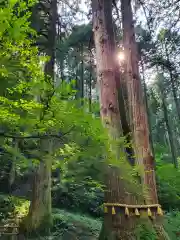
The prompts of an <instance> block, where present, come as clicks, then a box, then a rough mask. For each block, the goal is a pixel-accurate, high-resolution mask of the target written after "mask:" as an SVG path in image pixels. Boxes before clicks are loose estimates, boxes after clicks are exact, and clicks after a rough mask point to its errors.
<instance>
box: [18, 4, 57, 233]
mask: <svg viewBox="0 0 180 240" xmlns="http://www.w3.org/2000/svg"><path fill="white" fill-rule="evenodd" d="M56 22H57V0H51V4H50V10H49V28H48V48H47V49H46V54H47V55H48V56H49V57H50V59H49V61H48V62H47V63H46V65H45V69H44V72H45V78H49V77H51V81H54V66H55V44H56ZM54 84H55V83H54V82H52V85H54ZM47 94H48V96H47ZM50 94H51V93H50ZM44 95H45V99H42V100H43V101H42V104H44V109H43V112H42V116H41V117H40V120H43V119H44V116H45V115H46V110H47V109H46V105H47V104H48V102H44V101H49V100H46V99H49V97H51V96H49V92H45V93H44ZM52 144H53V143H52V141H48V140H43V139H40V150H39V151H40V152H41V161H40V164H39V166H38V168H37V171H36V173H35V178H34V182H33V187H32V200H31V204H30V209H29V214H28V216H27V219H26V221H25V222H24V224H23V225H24V226H22V230H23V229H24V230H25V231H27V232H28V233H30V232H35V231H38V230H41V228H43V230H44V232H45V231H47V232H48V230H49V229H50V226H51V222H52V216H51V215H52V214H51V169H52V159H51V153H52Z"/></svg>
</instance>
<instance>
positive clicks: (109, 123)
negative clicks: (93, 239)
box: [92, 0, 136, 240]
mask: <svg viewBox="0 0 180 240" xmlns="http://www.w3.org/2000/svg"><path fill="white" fill-rule="evenodd" d="M92 10H93V30H94V41H95V48H96V61H97V78H98V83H99V86H100V109H101V118H102V122H103V125H104V127H105V128H106V129H107V130H108V133H109V139H110V145H111V151H112V153H113V156H114V157H115V159H116V160H117V161H118V160H121V161H122V160H123V161H124V163H125V162H127V157H126V154H125V149H124V146H123V144H119V143H118V140H119V139H120V138H121V137H122V136H123V130H122V125H121V119H120V112H119V102H118V92H117V68H116V66H117V64H116V60H115V59H116V56H115V53H116V49H115V40H114V32H113V27H112V26H113V25H112V0H93V1H92ZM105 184H106V186H107V189H106V191H105V202H111V203H126V204H128V203H129V204H130V203H132V204H133V203H134V204H135V203H136V198H135V196H134V195H133V194H130V193H131V191H130V190H129V192H128V189H127V185H126V182H125V180H123V179H122V172H121V170H120V169H118V168H116V167H108V169H106V177H105ZM135 222H136V220H135V218H129V219H128V218H127V217H126V216H125V214H124V212H122V213H118V214H116V215H112V213H111V211H108V214H105V216H104V223H103V227H102V230H101V233H100V236H99V239H101V240H105V239H106V240H110V239H112V240H115V239H122V240H125V239H128V240H131V239H133V240H134V239H136V238H135V234H134V226H135Z"/></svg>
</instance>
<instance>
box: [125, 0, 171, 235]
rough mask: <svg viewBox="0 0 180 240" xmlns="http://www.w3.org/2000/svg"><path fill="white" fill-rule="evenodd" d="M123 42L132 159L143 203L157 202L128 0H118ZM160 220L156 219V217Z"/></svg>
mask: <svg viewBox="0 0 180 240" xmlns="http://www.w3.org/2000/svg"><path fill="white" fill-rule="evenodd" d="M121 12H122V25H123V42H124V49H125V56H126V84H127V91H128V105H129V114H130V117H129V119H130V126H131V130H132V136H133V137H132V138H133V147H134V151H135V158H136V163H137V164H138V165H139V166H140V167H141V169H142V170H143V171H141V180H142V184H143V187H144V190H145V191H144V193H145V195H144V197H145V199H144V200H145V204H157V203H158V196H157V190H156V178H155V171H154V158H153V155H152V150H151V145H150V138H149V129H148V118H147V112H146V109H145V103H144V100H143V90H142V85H141V80H140V74H139V65H138V64H139V60H140V58H139V57H138V52H137V45H136V40H135V30H134V22H133V15H132V7H131V0H121ZM159 220H160V221H159ZM154 227H155V229H156V232H157V235H158V239H168V236H167V234H166V233H165V232H164V229H163V227H162V225H161V219H159V218H158V217H156V219H155V221H154Z"/></svg>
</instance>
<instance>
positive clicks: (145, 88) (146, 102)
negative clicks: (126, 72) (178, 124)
mask: <svg viewBox="0 0 180 240" xmlns="http://www.w3.org/2000/svg"><path fill="white" fill-rule="evenodd" d="M141 69H142V80H143V89H144V101H145V107H146V112H147V118H148V128H149V141H150V143H151V149H152V155H153V156H155V152H154V146H153V136H152V126H151V119H150V109H149V105H148V91H147V85H146V80H145V75H144V63H143V61H142V59H141Z"/></svg>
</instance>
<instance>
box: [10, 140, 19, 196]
mask: <svg viewBox="0 0 180 240" xmlns="http://www.w3.org/2000/svg"><path fill="white" fill-rule="evenodd" d="M13 147H14V148H15V149H16V150H17V149H18V140H17V139H13ZM16 159H17V157H16V156H13V158H12V161H11V168H10V172H9V191H10V192H11V190H12V186H13V184H14V181H15V177H16Z"/></svg>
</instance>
